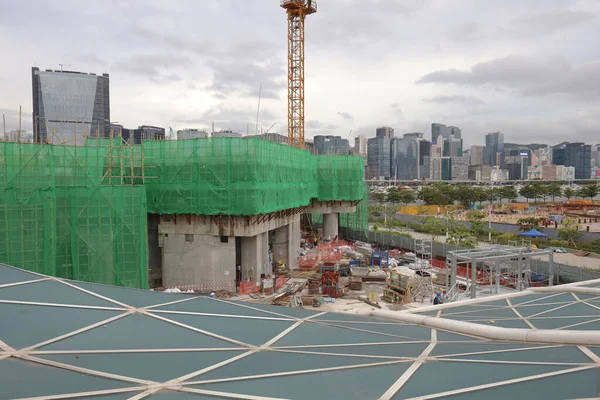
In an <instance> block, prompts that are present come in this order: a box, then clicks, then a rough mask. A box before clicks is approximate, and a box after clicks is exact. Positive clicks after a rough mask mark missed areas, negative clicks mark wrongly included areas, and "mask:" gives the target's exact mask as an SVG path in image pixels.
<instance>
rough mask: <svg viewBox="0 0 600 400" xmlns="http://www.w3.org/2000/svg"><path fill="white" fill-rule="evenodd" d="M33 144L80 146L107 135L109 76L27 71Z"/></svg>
mask: <svg viewBox="0 0 600 400" xmlns="http://www.w3.org/2000/svg"><path fill="white" fill-rule="evenodd" d="M31 79H32V90H33V132H34V137H35V141H36V142H43V143H46V142H47V143H54V144H69V145H80V144H81V145H83V144H84V142H85V139H86V138H87V137H96V136H99V137H109V135H110V89H109V75H108V74H102V75H95V74H87V73H83V72H75V71H53V70H45V71H41V70H40V69H39V68H37V67H33V68H31Z"/></svg>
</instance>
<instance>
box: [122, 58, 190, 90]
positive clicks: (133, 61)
mask: <svg viewBox="0 0 600 400" xmlns="http://www.w3.org/2000/svg"><path fill="white" fill-rule="evenodd" d="M191 65H192V61H191V60H190V59H189V58H188V57H185V56H180V55H175V54H170V53H164V54H136V55H133V56H130V57H129V58H127V59H124V60H121V61H117V62H116V63H114V64H113V65H112V68H111V69H112V70H113V71H116V72H125V73H128V74H131V75H135V76H139V75H141V76H144V77H146V78H149V79H151V80H152V81H153V82H155V83H170V82H174V81H180V80H182V78H181V77H180V76H179V75H178V74H176V73H174V72H173V70H174V69H181V68H184V67H189V66H191Z"/></svg>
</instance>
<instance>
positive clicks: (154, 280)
mask: <svg viewBox="0 0 600 400" xmlns="http://www.w3.org/2000/svg"><path fill="white" fill-rule="evenodd" d="M148 285H149V286H150V287H151V288H155V287H161V286H162V249H161V248H160V247H159V246H158V220H157V219H156V215H155V214H148Z"/></svg>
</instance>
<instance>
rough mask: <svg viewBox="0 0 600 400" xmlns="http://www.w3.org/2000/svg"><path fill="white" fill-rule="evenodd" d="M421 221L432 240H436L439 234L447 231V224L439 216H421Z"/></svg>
mask: <svg viewBox="0 0 600 400" xmlns="http://www.w3.org/2000/svg"><path fill="white" fill-rule="evenodd" d="M420 222H421V224H422V226H423V230H424V231H425V232H427V234H429V236H430V237H431V241H432V242H434V241H435V239H436V238H437V237H438V236H440V235H443V234H444V233H445V232H446V225H444V222H443V221H442V220H441V219H439V218H436V217H433V216H428V217H420Z"/></svg>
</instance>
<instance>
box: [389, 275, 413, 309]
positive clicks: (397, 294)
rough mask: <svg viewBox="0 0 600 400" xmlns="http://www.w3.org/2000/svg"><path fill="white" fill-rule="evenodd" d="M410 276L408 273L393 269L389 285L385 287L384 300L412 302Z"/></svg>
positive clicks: (398, 302)
mask: <svg viewBox="0 0 600 400" xmlns="http://www.w3.org/2000/svg"><path fill="white" fill-rule="evenodd" d="M410 278H411V277H410V276H408V275H404V274H400V273H398V272H396V271H391V272H390V277H389V279H388V280H387V286H386V287H385V288H384V289H383V297H382V298H383V300H385V301H387V302H388V303H392V304H406V303H410V301H411V291H410Z"/></svg>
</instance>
